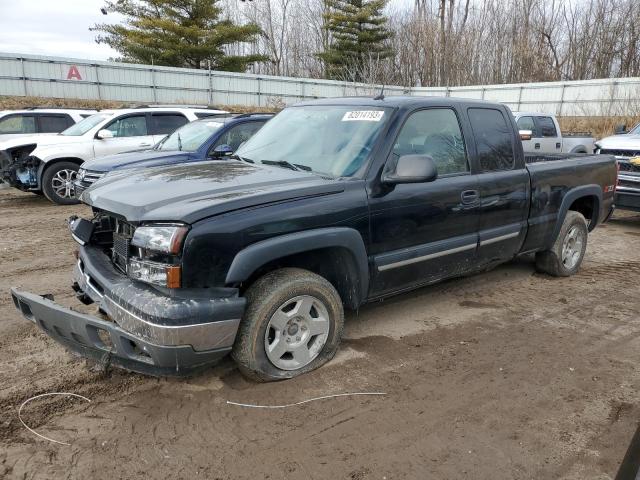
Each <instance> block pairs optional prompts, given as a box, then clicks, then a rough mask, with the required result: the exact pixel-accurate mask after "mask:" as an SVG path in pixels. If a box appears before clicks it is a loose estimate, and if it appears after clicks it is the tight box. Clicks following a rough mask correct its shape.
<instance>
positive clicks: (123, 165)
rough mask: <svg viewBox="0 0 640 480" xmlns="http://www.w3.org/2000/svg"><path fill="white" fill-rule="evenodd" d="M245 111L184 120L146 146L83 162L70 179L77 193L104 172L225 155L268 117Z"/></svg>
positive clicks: (257, 128)
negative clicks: (169, 132) (155, 141)
mask: <svg viewBox="0 0 640 480" xmlns="http://www.w3.org/2000/svg"><path fill="white" fill-rule="evenodd" d="M272 116H273V115H271V114H264V113H247V114H237V115H230V116H228V117H218V118H214V119H211V118H207V119H204V120H197V121H195V122H192V123H188V124H186V125H184V126H182V127H180V128H179V129H178V130H176V131H175V132H173V133H172V134H171V135H168V136H167V137H165V138H164V139H163V140H161V141H160V142H159V143H158V144H157V145H155V146H154V147H153V148H152V149H150V150H144V151H136V152H129V153H119V154H116V155H108V156H106V157H100V158H96V159H94V160H89V161H87V162H84V163H83V164H82V166H81V167H80V170H78V176H77V177H76V180H75V182H74V187H75V195H76V197H79V196H80V195H81V194H82V192H83V191H85V190H86V189H87V188H89V187H90V186H91V185H92V184H93V183H94V182H96V181H97V180H99V179H100V178H102V177H104V176H105V175H106V174H107V173H108V172H110V171H114V170H122V169H129V168H143V167H156V166H159V165H171V164H177V163H188V162H198V161H203V160H207V159H212V158H217V159H220V158H225V157H227V156H229V155H231V154H232V153H233V152H235V151H236V150H237V148H238V147H239V146H240V145H241V144H242V143H243V142H246V141H247V140H249V138H251V137H252V136H253V134H254V133H256V132H257V131H258V130H260V128H261V127H262V126H263V125H264V124H265V123H266V122H267V121H268V120H269V119H270V118H271V117H272Z"/></svg>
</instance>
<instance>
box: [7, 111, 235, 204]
mask: <svg viewBox="0 0 640 480" xmlns="http://www.w3.org/2000/svg"><path fill="white" fill-rule="evenodd" d="M226 113H227V112H225V111H224V110H213V109H207V108H183V107H169V106H167V107H144V108H134V109H121V110H102V111H100V112H99V113H96V114H94V115H91V116H90V117H87V118H85V119H84V120H82V121H81V122H79V123H77V124H75V125H73V126H71V127H69V128H67V129H66V130H65V131H63V132H62V133H60V134H58V135H45V136H34V137H21V138H12V139H9V140H6V141H2V138H1V137H0V179H1V180H3V181H4V182H6V183H8V184H9V185H11V186H12V187H15V188H18V189H20V190H24V191H31V192H34V193H40V192H42V193H44V195H45V196H46V197H47V198H48V199H49V200H51V201H52V202H54V203H57V204H61V205H69V204H72V203H77V199H76V198H75V196H74V194H73V181H74V180H75V176H76V173H77V171H78V168H80V165H81V164H82V163H83V162H86V161H87V160H92V159H94V158H96V157H101V156H103V155H110V154H114V153H121V152H127V151H132V150H146V149H149V148H151V147H152V146H153V145H155V144H156V143H157V142H159V141H160V140H162V139H163V138H164V137H165V136H166V135H168V134H169V133H171V132H173V131H174V130H175V129H177V128H178V127H180V126H182V125H184V124H185V123H188V122H191V121H193V120H197V119H198V118H204V117H212V116H216V115H224V114H226Z"/></svg>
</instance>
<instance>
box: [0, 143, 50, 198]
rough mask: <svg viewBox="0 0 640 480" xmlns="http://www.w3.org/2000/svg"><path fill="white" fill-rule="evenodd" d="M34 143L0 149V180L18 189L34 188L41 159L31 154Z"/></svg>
mask: <svg viewBox="0 0 640 480" xmlns="http://www.w3.org/2000/svg"><path fill="white" fill-rule="evenodd" d="M36 146H37V145H36V144H35V143H32V144H29V145H20V146H19V147H14V148H9V149H7V150H2V151H0V180H2V181H3V182H6V183H8V184H9V185H11V186H12V187H15V188H17V189H19V190H35V189H37V188H38V187H39V186H38V172H39V170H40V168H41V166H42V160H40V159H39V158H37V157H33V156H31V152H33V151H34V150H35V148H36Z"/></svg>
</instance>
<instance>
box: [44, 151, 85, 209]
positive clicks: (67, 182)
mask: <svg viewBox="0 0 640 480" xmlns="http://www.w3.org/2000/svg"><path fill="white" fill-rule="evenodd" d="M79 168H80V167H79V166H78V165H77V164H75V163H73V162H57V163H54V164H53V165H51V166H50V167H48V168H46V169H45V171H44V173H43V174H42V192H43V193H44V196H45V197H47V198H48V199H49V200H50V201H51V202H53V203H55V204H57V205H74V204H76V203H80V202H79V200H78V199H77V198H76V197H75V195H74V193H73V182H74V180H75V179H76V175H77V173H78V169H79Z"/></svg>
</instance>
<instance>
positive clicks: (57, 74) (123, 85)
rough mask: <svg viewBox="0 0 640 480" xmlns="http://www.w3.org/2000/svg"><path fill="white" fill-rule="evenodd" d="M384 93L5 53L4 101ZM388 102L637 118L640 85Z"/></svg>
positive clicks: (485, 89) (459, 90)
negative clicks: (462, 102) (495, 105)
mask: <svg viewBox="0 0 640 480" xmlns="http://www.w3.org/2000/svg"><path fill="white" fill-rule="evenodd" d="M379 91H380V86H372V85H365V84H357V83H349V82H338V81H332V80H314V79H304V78H291V77H273V76H267V75H253V74H244V73H229V72H218V71H212V70H195V69H186V68H173V67H158V66H152V65H135V64H127V63H115V62H97V61H96V62H94V61H89V60H79V59H73V58H59V57H42V56H35V55H24V54H13V53H0V95H11V96H38V97H49V98H78V99H98V100H115V101H124V102H134V103H160V104H162V103H173V104H209V105H217V104H219V105H251V106H266V105H269V104H272V103H280V102H284V103H287V104H290V103H294V102H297V101H300V100H306V99H313V98H322V97H337V96H351V95H373V94H375V93H377V92H379ZM385 94H386V95H414V96H455V97H465V98H475V99H485V100H492V101H496V102H502V103H505V104H506V105H508V106H509V107H510V108H511V109H513V110H521V111H525V110H527V111H539V112H550V113H556V114H558V115H561V116H587V115H589V116H599V115H606V116H609V115H638V114H640V78H614V79H603V80H585V81H575V82H549V83H527V84H511V85H484V86H471V87H449V88H445V87H435V88H431V87H401V86H386V87H385Z"/></svg>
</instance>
